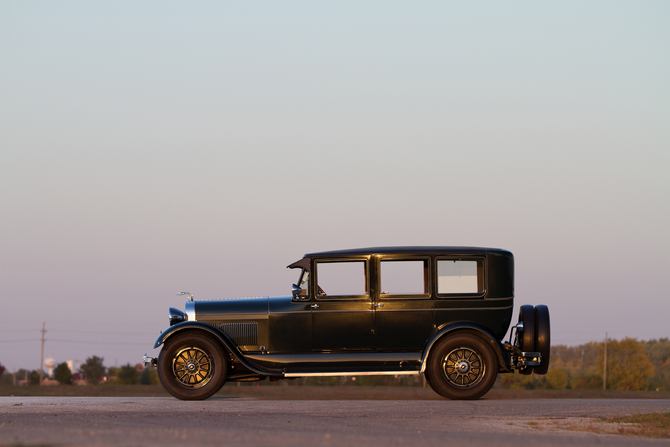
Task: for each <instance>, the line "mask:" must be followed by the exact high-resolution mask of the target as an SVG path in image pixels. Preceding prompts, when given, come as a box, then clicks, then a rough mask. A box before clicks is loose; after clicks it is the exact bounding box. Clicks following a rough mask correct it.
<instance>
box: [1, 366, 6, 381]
mask: <svg viewBox="0 0 670 447" xmlns="http://www.w3.org/2000/svg"><path fill="white" fill-rule="evenodd" d="M4 372H5V367H4V366H2V363H0V379H2V374H3V373H4Z"/></svg>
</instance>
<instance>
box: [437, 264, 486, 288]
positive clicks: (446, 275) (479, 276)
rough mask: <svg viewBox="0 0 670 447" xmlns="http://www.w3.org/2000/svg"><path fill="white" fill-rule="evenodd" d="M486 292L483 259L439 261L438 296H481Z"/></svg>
mask: <svg viewBox="0 0 670 447" xmlns="http://www.w3.org/2000/svg"><path fill="white" fill-rule="evenodd" d="M483 292H484V261H483V260H482V259H473V260H459V259H440V260H438V261H437V294H438V295H449V294H459V295H462V294H481V293H483Z"/></svg>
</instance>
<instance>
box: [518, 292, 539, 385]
mask: <svg viewBox="0 0 670 447" xmlns="http://www.w3.org/2000/svg"><path fill="white" fill-rule="evenodd" d="M519 322H521V323H523V332H521V333H520V334H519V333H517V338H518V340H519V349H521V351H523V352H535V308H534V307H533V306H531V305H530V304H524V305H523V306H521V308H520V309H519ZM532 373H533V368H532V367H525V368H521V369H519V374H524V375H528V374H532Z"/></svg>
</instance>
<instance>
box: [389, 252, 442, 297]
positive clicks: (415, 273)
mask: <svg viewBox="0 0 670 447" xmlns="http://www.w3.org/2000/svg"><path fill="white" fill-rule="evenodd" d="M380 268H381V271H380V279H381V294H382V295H385V296H393V295H409V296H417V295H428V294H429V293H430V290H429V284H430V280H429V275H428V272H429V266H428V259H418V260H411V261H410V260H382V261H381V262H380Z"/></svg>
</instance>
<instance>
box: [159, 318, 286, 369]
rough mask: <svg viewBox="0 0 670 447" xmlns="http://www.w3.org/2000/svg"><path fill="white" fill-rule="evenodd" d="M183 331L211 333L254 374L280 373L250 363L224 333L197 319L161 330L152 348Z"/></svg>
mask: <svg viewBox="0 0 670 447" xmlns="http://www.w3.org/2000/svg"><path fill="white" fill-rule="evenodd" d="M184 331H204V332H207V333H209V334H210V335H212V336H213V337H214V338H215V339H216V340H217V341H219V343H221V344H222V345H223V346H224V347H225V348H226V349H227V350H228V351H229V352H230V353H231V354H232V355H233V357H235V359H237V361H239V362H240V363H241V364H242V365H243V366H244V367H245V368H247V369H248V370H249V371H252V372H254V373H256V374H260V375H263V376H279V375H281V373H279V372H276V371H266V370H262V369H259V368H257V367H255V366H253V365H251V364H250V363H249V362H248V361H247V360H246V359H245V357H244V355H242V353H241V352H240V350H239V349H237V346H236V345H235V343H233V342H232V341H231V340H230V339H229V338H228V336H227V335H226V334H224V333H223V332H221V331H220V330H218V329H217V328H215V327H213V326H210V325H209V324H207V323H202V322H199V321H184V322H183V323H178V324H175V325H174V326H170V327H169V328H168V329H166V330H164V331H163V332H161V334H160V335H159V336H158V338H157V339H156V343H154V349H156V348H158V347H159V346H160V345H162V344H163V343H165V342H166V341H167V340H168V339H169V338H170V337H172V336H173V335H175V334H177V333H180V332H184Z"/></svg>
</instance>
